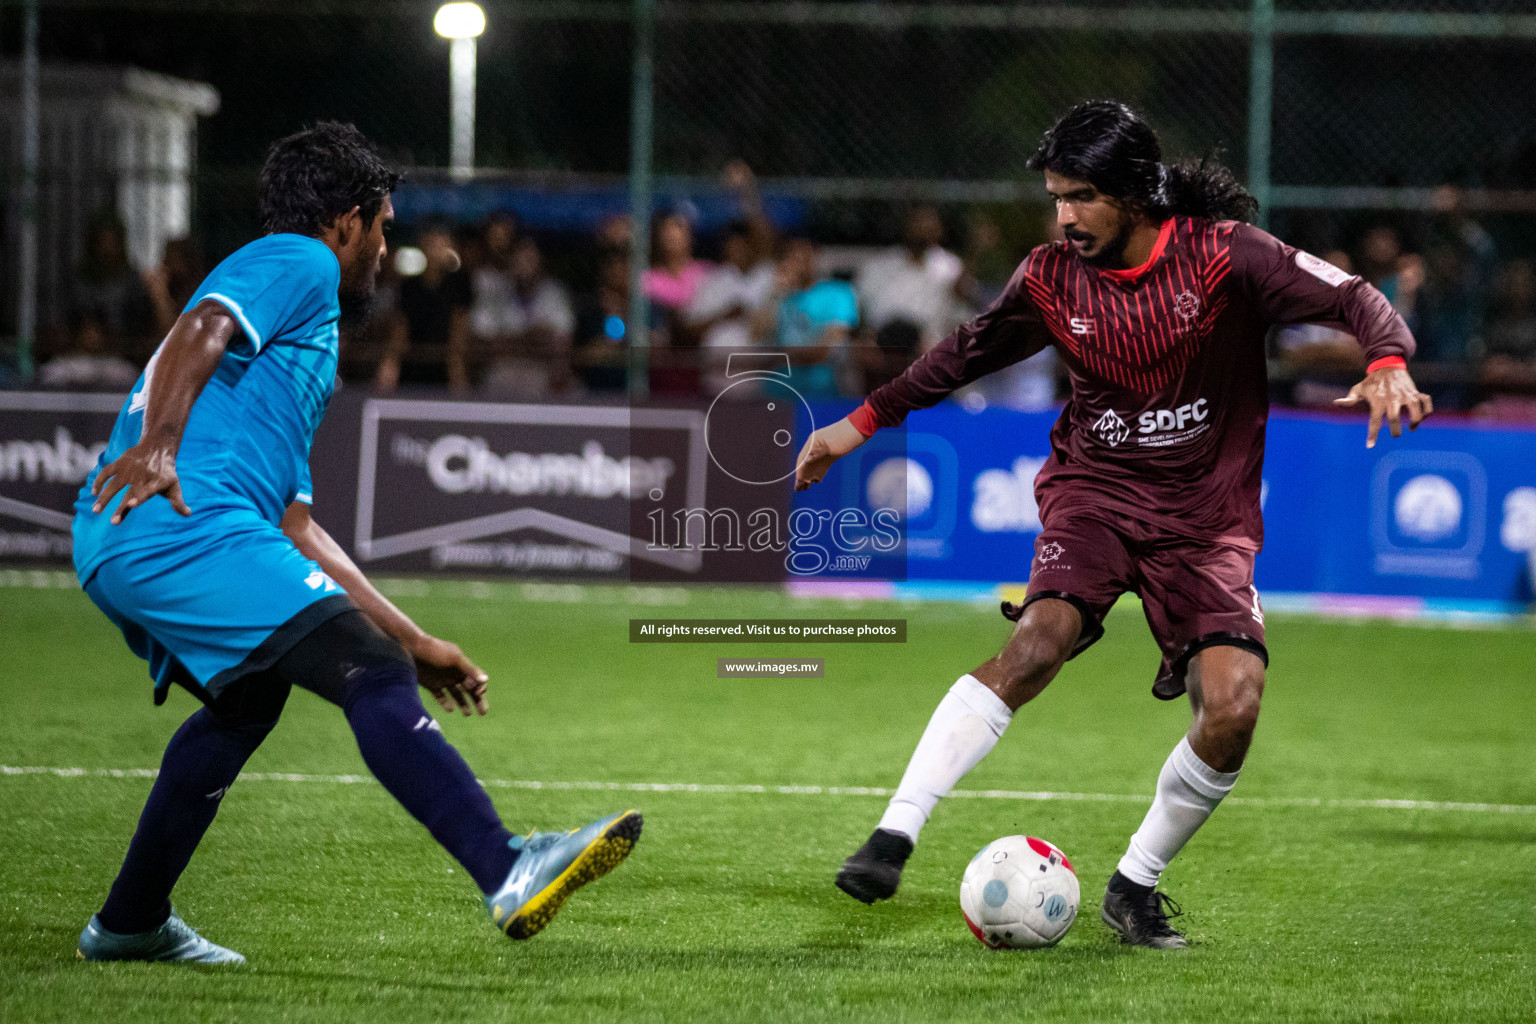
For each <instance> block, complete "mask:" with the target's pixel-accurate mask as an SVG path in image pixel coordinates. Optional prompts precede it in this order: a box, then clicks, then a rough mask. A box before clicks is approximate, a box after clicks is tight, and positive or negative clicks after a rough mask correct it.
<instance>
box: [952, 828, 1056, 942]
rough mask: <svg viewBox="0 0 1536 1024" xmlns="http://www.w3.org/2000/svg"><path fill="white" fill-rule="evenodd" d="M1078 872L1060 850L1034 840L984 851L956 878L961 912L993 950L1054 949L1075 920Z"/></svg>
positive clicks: (1014, 840) (1006, 841) (1017, 839)
mask: <svg viewBox="0 0 1536 1024" xmlns="http://www.w3.org/2000/svg"><path fill="white" fill-rule="evenodd" d="M1077 905H1078V888H1077V873H1076V872H1075V871H1073V870H1072V862H1071V861H1069V860H1067V855H1066V854H1065V853H1062V852H1061V850H1060V849H1059V848H1058V847H1056V846H1053V845H1051V844H1050V843H1048V842H1046V841H1045V840H1044V839H1036V838H1035V837H1033V836H1004V837H1003V838H1001V839H998V840H995V841H993V842H990V843H988V844H987V845H986V846H984V847H982V849H981V852H980V853H978V854H977V855H976V856H974V857H972V858H971V863H970V864H968V865H967V866H966V869H965V877H963V878H961V879H960V911H961V913H963V914H964V915H965V923H966V924H968V925H970V928H971V933H972V934H974V935H975V936H976V938H978V939H980V940H981V942H982V944H983V945H985V946H988V947H990V948H992V949H1038V948H1040V947H1042V946H1054V945H1055V944H1056V943H1058V942H1060V941H1061V937H1062V936H1063V935H1065V934H1067V929H1069V928H1071V927H1072V922H1073V921H1075V920H1076V919H1077Z"/></svg>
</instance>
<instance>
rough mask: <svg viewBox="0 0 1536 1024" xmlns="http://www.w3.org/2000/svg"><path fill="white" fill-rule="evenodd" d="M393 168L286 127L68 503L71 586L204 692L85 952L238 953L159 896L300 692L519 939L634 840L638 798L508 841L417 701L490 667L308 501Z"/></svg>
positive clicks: (153, 664) (461, 687) (159, 671)
mask: <svg viewBox="0 0 1536 1024" xmlns="http://www.w3.org/2000/svg"><path fill="white" fill-rule="evenodd" d="M398 181H399V175H397V174H395V173H394V172H393V171H391V170H390V169H389V168H388V167H386V166H385V165H384V163H383V162H382V161H381V160H380V159H379V157H378V154H377V153H376V152H375V151H374V149H373V147H372V145H371V144H369V142H368V141H367V140H366V139H365V138H364V137H363V136H362V134H361V133H360V132H358V131H357V129H355V128H353V127H351V126H350V125H342V124H336V123H321V124H318V125H316V126H315V127H313V128H311V129H308V130H306V131H302V132H299V133H297V134H295V135H292V136H289V137H288V138H285V139H282V140H280V141H278V142H277V143H275V144H274V145H273V146H272V149H271V151H270V152H269V153H268V156H267V161H266V164H265V166H264V167H263V168H262V176H261V215H262V222H263V227H264V229H265V231H266V232H267V234H266V235H265V236H264V237H262V238H259V239H257V240H256V241H254V242H252V243H250V244H249V245H247V246H245V247H244V248H242V249H240V250H239V251H237V252H236V253H235V254H234V255H232V256H230V257H229V258H228V259H226V260H225V261H224V262H223V263H221V264H219V265H218V266H217V267H216V268H214V271H213V273H211V274H209V275H208V278H207V280H206V281H204V282H203V284H202V287H200V288H199V289H198V290H197V292H196V294H194V295H193V297H192V299H191V301H190V302H189V303H188V304H187V308H186V310H185V311H184V312H183V313H182V315H181V317H180V318H179V319H178V320H177V321H176V324H175V326H174V327H173V328H172V329H171V333H170V334H169V335H167V337H166V339H165V341H164V342H162V343H161V345H160V348H159V350H158V351H157V352H156V353H155V356H154V358H153V359H151V360H150V362H149V365H148V366H146V367H145V369H144V373H143V375H142V376H141V377H140V379H139V381H138V383H137V385H136V386H135V387H134V390H133V394H132V395H131V396H130V397H129V399H128V401H127V403H126V404H125V405H124V407H123V410H122V412H121V413H120V414H119V416H118V419H117V424H116V426H115V427H114V429H113V432H112V439H111V442H110V444H109V445H108V447H107V450H106V452H105V453H104V454H103V455H102V458H101V462H100V464H99V466H98V468H97V469H96V470H95V471H94V472H93V473H92V474H91V476H90V477H89V478H88V479H87V480H86V482H85V486H84V488H83V489H82V490H81V492H80V498H79V501H78V502H77V503H76V506H75V509H76V511H75V523H74V545H75V546H74V552H75V567H76V570H77V572H78V573H79V576H80V583H81V585H82V586H83V587H84V588H85V592H86V594H88V595H89V596H90V598H91V600H92V601H94V602H95V603H96V605H97V607H99V608H100V609H101V610H102V611H103V612H104V613H106V615H107V617H108V618H110V619H111V620H112V621H113V622H114V623H115V624H116V625H117V626H118V627H119V628H120V629H121V630H122V631H123V636H124V638H125V639H126V640H127V641H128V646H129V647H131V648H132V649H133V651H134V653H135V654H137V655H139V656H140V657H142V658H144V659H145V660H146V661H148V662H149V669H150V674H151V676H152V677H153V678H154V680H155V702H156V703H157V704H158V703H161V702H163V701H164V699H165V694H166V692H167V690H168V689H169V687H170V686H171V685H172V684H173V683H174V684H176V685H179V686H182V687H184V688H185V689H187V690H189V691H191V692H192V693H193V694H194V695H195V696H196V697H197V698H198V699H199V700H200V701H202V703H203V707H202V708H201V709H199V710H198V711H197V712H196V713H195V714H194V715H192V717H190V718H188V719H187V720H186V722H184V723H183V724H182V726H181V728H180V729H179V730H177V732H176V734H175V736H173V737H172V738H171V742H170V744H169V746H167V747H166V751H165V756H164V759H163V760H162V762H161V766H160V774H159V776H158V777H157V778H156V780H155V784H154V788H153V789H152V791H151V792H150V796H149V800H148V802H147V803H146V805H145V807H144V813H143V815H142V816H141V817H140V819H139V826H138V830H137V831H136V832H135V834H134V837H133V841H132V842H131V843H130V844H129V847H128V855H127V857H126V859H125V860H124V863H123V867H122V870H121V871H120V872H119V874H118V876H117V880H116V881H115V882H114V883H113V884H112V889H111V892H110V893H109V895H108V896H107V900H106V903H105V905H104V906H103V907H102V908H101V910H100V912H99V913H97V914H96V915H95V916H93V917H92V918H91V920H90V923H89V924H88V925H87V926H86V928H85V930H84V931H83V932H82V933H81V936H80V946H79V954H80V956H82V957H84V958H85V959H88V960H158V961H171V960H180V961H189V960H190V961H199V962H204V963H238V962H241V961H243V959H244V958H243V957H241V956H240V954H238V953H235V952H234V951H232V950H228V949H224V948H223V947H220V946H217V945H214V944H213V943H211V942H209V941H207V940H206V939H204V938H202V937H201V936H200V935H198V934H197V932H195V931H193V930H192V928H191V927H189V926H188V925H187V924H186V923H185V922H184V921H182V920H181V918H180V917H179V916H177V915H176V913H175V912H174V910H173V909H172V908H171V903H170V894H171V889H172V887H174V886H175V884H176V880H177V879H178V878H179V877H180V875H181V872H182V871H183V870H184V869H185V868H186V866H187V863H188V861H189V860H190V859H191V857H192V853H193V851H194V850H195V849H196V848H197V844H198V842H199V841H200V840H201V839H202V836H203V833H204V832H205V831H206V830H207V828H208V826H209V825H210V824H211V823H212V822H213V818H214V815H215V813H216V812H217V811H218V808H219V804H220V802H221V801H222V800H223V798H224V796H225V794H226V793H227V792H228V791H229V787H230V786H231V785H232V784H233V783H234V782H235V779H236V778H237V776H238V775H239V773H240V769H241V767H242V766H243V765H244V764H245V762H246V760H247V759H248V758H249V757H250V756H251V754H252V753H253V752H254V751H255V750H256V748H257V746H259V745H260V744H261V741H262V740H263V739H264V738H265V737H266V735H267V733H269V732H270V731H271V730H272V728H273V726H275V725H276V724H277V719H278V717H279V715H280V714H281V713H282V709H283V705H284V702H285V701H286V700H287V698H288V694H289V691H290V690H291V688H292V687H293V686H299V687H302V688H304V689H306V690H309V691H310V692H312V693H315V694H317V695H319V696H320V697H322V698H324V699H325V700H327V701H330V702H331V703H333V704H335V705H337V706H338V707H340V708H341V709H342V711H343V712H344V713H345V714H346V717H347V722H348V724H349V725H350V726H351V727H352V731H353V734H354V735H355V736H356V738H357V744H358V748H359V749H360V750H361V752H362V755H363V760H364V761H365V762H366V763H367V765H368V767H369V769H370V770H371V771H372V772H373V774H374V775H375V776H376V777H377V778H378V780H379V781H380V782H381V783H383V785H384V788H385V789H387V790H388V791H389V792H390V794H391V795H393V796H394V797H395V798H396V799H397V800H399V801H400V803H401V804H402V805H403V806H404V807H405V809H406V810H407V811H409V812H410V814H411V815H412V816H413V817H415V818H416V820H417V821H419V822H421V823H422V824H423V825H425V826H426V827H427V829H428V831H429V832H431V834H432V836H433V838H434V839H436V840H437V841H438V842H439V843H441V844H442V845H443V847H444V848H446V849H447V850H448V852H449V853H451V854H452V855H453V856H454V857H455V858H456V859H457V860H458V861H459V863H461V864H462V865H463V866H464V868H465V870H466V871H468V873H469V874H470V876H471V877H473V878H474V880H475V882H476V884H478V885H479V886H480V888H481V890H482V891H483V892H484V894H485V905H486V909H487V910H488V911H489V912H490V914H491V917H492V919H493V920H494V921H495V922H496V924H497V926H498V927H500V928H501V929H502V930H503V931H504V932H506V933H507V934H508V935H511V936H512V937H513V938H528V937H529V936H532V935H533V934H535V933H537V932H538V931H539V930H540V929H542V928H543V927H544V926H545V925H546V924H548V923H549V920H550V918H552V917H553V916H554V914H555V912H556V911H558V910H559V909H560V906H561V905H562V904H563V902H564V900H565V898H566V897H567V896H569V895H570V893H571V892H573V891H575V890H576V889H577V888H579V887H580V886H582V885H584V884H585V883H587V882H589V881H591V880H593V879H595V878H597V877H599V876H601V875H602V874H604V873H606V872H607V871H608V870H610V869H611V868H613V867H614V866H615V865H617V864H618V863H619V862H620V861H621V860H623V858H624V857H625V856H627V855H628V853H629V851H630V849H631V848H632V847H633V845H634V843H635V841H636V840H637V839H638V838H639V835H640V828H641V818H640V815H639V813H638V812H635V811H625V812H623V813H621V814H616V815H612V816H609V817H607V818H603V819H601V820H599V821H595V822H592V823H591V824H590V825H587V826H586V827H584V828H581V829H577V830H574V831H572V832H568V833H552V832H534V833H530V834H529V835H526V836H514V835H513V834H512V833H511V832H509V831H507V829H506V828H504V827H503V826H502V823H501V819H500V818H499V817H498V816H497V814H496V811H495V808H494V807H492V805H491V801H490V799H489V798H488V797H487V796H486V794H485V791H484V790H483V789H482V788H481V787H480V785H479V784H478V783H477V782H476V781H475V777H474V775H473V774H472V773H471V772H470V770H469V767H468V765H466V764H465V763H464V761H463V759H462V758H461V757H460V756H459V754H458V752H457V751H456V750H454V748H453V747H452V746H450V745H449V744H448V742H447V741H446V740H445V739H444V738H443V735H442V732H441V730H440V729H438V727H437V724H436V722H435V721H434V720H433V718H432V716H431V715H429V714H428V713H427V711H426V709H425V707H424V706H423V705H422V702H421V698H420V697H419V696H418V693H417V689H416V687H417V685H418V683H419V684H420V685H421V686H424V687H426V688H427V689H428V690H430V691H431V692H432V694H433V696H434V697H435V698H436V699H437V702H438V703H439V704H440V705H442V707H443V708H444V710H446V711H450V712H451V711H454V710H459V711H461V712H462V713H463V714H465V715H470V714H472V713H474V712H478V713H479V714H481V715H483V714H485V713H486V710H487V706H486V700H485V691H486V682H487V677H486V674H485V673H484V672H482V671H481V670H480V669H479V668H478V667H476V666H475V664H474V663H473V662H471V661H470V660H469V659H468V658H467V657H465V655H464V653H463V652H462V651H461V650H459V648H458V647H457V646H455V645H454V644H452V643H449V642H448V641H446V640H441V639H438V638H437V637H434V636H431V635H429V634H427V633H426V632H424V631H423V630H422V629H421V628H420V627H419V626H417V625H416V624H415V623H414V622H412V621H411V620H410V618H409V617H407V616H406V615H405V614H404V613H403V612H401V611H400V609H398V608H396V607H395V606H394V605H393V604H391V603H390V601H389V600H388V599H387V598H385V597H384V596H383V595H382V594H380V593H379V591H378V590H376V589H375V588H374V587H373V585H372V584H370V583H369V582H368V579H367V578H366V577H365V576H364V575H363V573H362V572H361V571H360V570H359V569H358V567H357V566H356V565H355V564H353V562H352V560H351V559H350V558H348V557H347V555H346V554H345V553H344V552H343V551H342V550H341V548H340V547H339V546H338V545H337V544H336V542H335V541H333V540H332V539H331V537H330V535H329V534H327V533H326V532H325V531H324V530H323V529H321V528H320V526H319V525H318V524H317V523H316V522H315V521H314V520H313V519H311V518H310V504H311V503H312V497H311V493H310V492H311V485H310V479H309V469H308V458H309V447H310V441H311V439H312V438H313V436H314V432H315V428H316V427H318V426H319V424H320V420H321V417H322V416H324V414H325V408H326V404H327V402H329V400H330V396H331V391H332V388H333V386H334V382H335V376H336V358H337V322H338V320H339V318H340V315H341V305H342V303H343V302H347V303H349V304H350V303H357V304H362V303H364V302H366V300H367V299H368V297H369V296H370V295H371V293H372V291H373V286H374V279H375V277H376V275H377V273H378V270H379V263H380V260H381V259H382V258H383V255H384V252H385V246H384V229H385V226H386V225H387V224H388V223H389V222H390V221H391V220H392V219H393V217H394V212H393V208H392V205H391V202H390V192H392V191H393V190H394V187H395V185H396V183H397V182H398Z"/></svg>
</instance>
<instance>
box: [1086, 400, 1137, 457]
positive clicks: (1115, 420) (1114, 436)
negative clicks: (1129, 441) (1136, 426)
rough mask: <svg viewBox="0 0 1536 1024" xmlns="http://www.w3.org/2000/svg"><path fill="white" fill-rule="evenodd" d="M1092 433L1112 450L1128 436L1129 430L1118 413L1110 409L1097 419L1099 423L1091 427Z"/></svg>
mask: <svg viewBox="0 0 1536 1024" xmlns="http://www.w3.org/2000/svg"><path fill="white" fill-rule="evenodd" d="M1093 432H1094V433H1095V434H1098V435H1099V438H1100V440H1102V441H1103V442H1104V443H1105V444H1107V445H1109V446H1110V447H1111V448H1113V447H1115V445H1117V444H1119V443H1120V442H1121V441H1124V440H1125V439H1126V438H1127V437H1129V436H1130V434H1131V428H1130V427H1128V426H1126V424H1125V420H1123V419H1121V418H1120V414H1119V413H1117V412H1115V410H1113V409H1111V410H1109V411H1108V412H1106V413H1105V414H1104V415H1103V416H1100V417H1099V421H1098V422H1097V423H1095V424H1094V425H1093Z"/></svg>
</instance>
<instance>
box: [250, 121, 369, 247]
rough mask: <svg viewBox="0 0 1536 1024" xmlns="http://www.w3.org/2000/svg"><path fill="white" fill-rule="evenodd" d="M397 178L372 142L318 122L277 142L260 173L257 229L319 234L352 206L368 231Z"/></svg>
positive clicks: (336, 124)
mask: <svg viewBox="0 0 1536 1024" xmlns="http://www.w3.org/2000/svg"><path fill="white" fill-rule="evenodd" d="M399 183H400V175H399V174H397V173H396V172H395V171H392V170H390V169H389V168H388V167H387V166H385V164H384V161H383V160H382V159H380V158H379V154H378V151H377V150H375V149H374V148H373V143H371V142H369V141H368V139H367V137H365V136H364V135H363V133H362V132H360V131H358V130H357V129H356V128H354V127H352V126H351V125H350V124H342V123H340V122H339V121H321V122H320V123H319V124H317V125H315V126H314V127H313V128H306V129H304V130H303V131H301V132H295V133H294V134H292V135H290V136H288V137H287V138H285V139H278V140H277V141H276V142H274V143H272V148H271V149H269V150H267V162H266V163H265V164H264V165H263V166H262V168H261V198H260V208H261V227H262V230H263V231H266V232H267V233H268V234H272V233H275V232H278V231H287V232H292V233H294V234H299V235H319V234H320V229H321V228H323V227H325V226H327V225H329V224H331V223H332V222H334V221H335V220H336V218H337V217H339V216H341V215H342V214H344V213H346V212H347V211H348V210H350V209H352V207H354V206H356V207H358V208H359V209H358V212H359V213H360V214H362V218H363V226H364V227H368V228H371V227H373V221H374V218H375V217H377V216H378V215H379V210H380V209H382V208H383V206H384V197H385V196H387V195H389V194H390V193H391V192H393V191H394V190H395V186H396V185H398V184H399Z"/></svg>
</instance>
